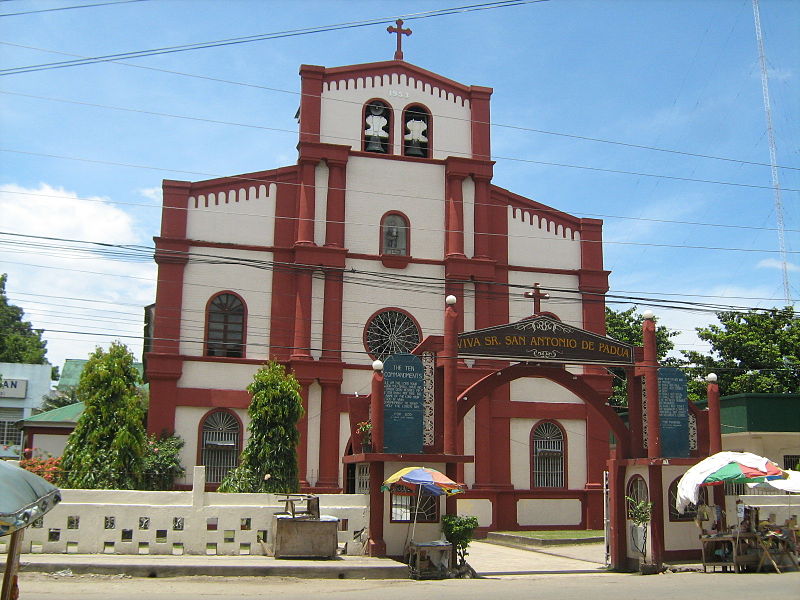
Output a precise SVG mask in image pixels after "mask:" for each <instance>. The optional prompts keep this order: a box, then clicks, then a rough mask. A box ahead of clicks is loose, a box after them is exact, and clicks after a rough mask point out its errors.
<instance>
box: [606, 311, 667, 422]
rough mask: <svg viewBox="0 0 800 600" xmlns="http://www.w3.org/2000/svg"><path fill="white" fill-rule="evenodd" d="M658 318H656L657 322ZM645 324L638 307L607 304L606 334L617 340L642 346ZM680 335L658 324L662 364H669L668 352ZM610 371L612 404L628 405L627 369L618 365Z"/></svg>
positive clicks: (658, 340) (657, 341)
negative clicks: (614, 306) (612, 379)
mask: <svg viewBox="0 0 800 600" xmlns="http://www.w3.org/2000/svg"><path fill="white" fill-rule="evenodd" d="M657 322H658V319H656V323H657ZM643 324H644V317H643V316H642V315H641V314H639V313H637V312H636V307H635V306H633V307H631V308H629V309H627V310H614V309H612V308H608V307H607V306H606V335H607V336H608V337H612V338H614V339H615V340H617V341H620V342H625V343H626V344H631V345H632V346H641V345H642V344H643V340H642V325H643ZM676 335H678V332H677V331H670V330H669V329H668V328H667V327H665V326H664V325H658V324H657V325H656V348H657V349H656V352H657V355H658V360H659V361H660V362H662V364H668V363H670V362H674V361H669V360H666V361H665V360H664V359H665V357H666V356H667V353H668V352H669V351H670V350H672V349H673V348H674V347H675V344H673V343H672V339H671V338H673V337H674V336H676ZM609 371H610V372H611V374H612V375H614V389H613V393H612V395H611V398H610V399H609V402H610V403H611V406H616V407H625V406H628V391H627V387H626V385H627V384H626V377H625V370H624V369H619V368H616V367H613V368H610V369H609Z"/></svg>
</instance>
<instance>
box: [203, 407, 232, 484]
mask: <svg viewBox="0 0 800 600" xmlns="http://www.w3.org/2000/svg"><path fill="white" fill-rule="evenodd" d="M241 438H242V425H241V423H240V422H239V419H237V418H236V417H235V416H234V415H233V414H232V413H230V412H228V411H227V410H217V411H212V412H210V413H208V414H207V415H206V417H205V419H204V420H203V424H202V426H201V429H200V464H201V465H204V466H205V468H206V482H207V483H220V482H221V481H222V480H223V479H225V475H227V474H228V471H230V470H231V469H233V468H234V467H236V466H237V465H238V464H239V451H240V448H241Z"/></svg>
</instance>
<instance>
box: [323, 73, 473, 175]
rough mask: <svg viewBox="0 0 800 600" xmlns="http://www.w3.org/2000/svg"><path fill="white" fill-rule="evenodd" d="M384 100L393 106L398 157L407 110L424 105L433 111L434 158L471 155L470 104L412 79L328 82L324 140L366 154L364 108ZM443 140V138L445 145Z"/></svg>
mask: <svg viewBox="0 0 800 600" xmlns="http://www.w3.org/2000/svg"><path fill="white" fill-rule="evenodd" d="M375 98H379V99H381V100H383V102H384V103H386V104H388V105H389V106H390V107H391V108H392V129H393V131H392V133H393V136H392V139H393V141H394V148H393V151H392V154H394V155H400V154H402V146H401V144H402V140H403V134H404V133H405V132H404V131H403V124H402V119H403V110H404V109H405V107H407V106H409V105H411V104H417V103H419V104H422V105H423V106H425V107H426V108H427V109H428V110H429V111H430V113H431V117H432V121H433V122H432V127H431V128H430V131H431V133H432V135H433V146H434V147H433V158H438V159H444V158H447V157H448V156H471V154H472V150H471V148H472V138H471V129H470V116H471V114H470V113H471V111H470V107H469V102H468V101H466V100H464V99H463V98H460V97H455V96H453V95H452V94H448V93H446V92H444V91H443V90H441V89H439V88H437V87H433V88H432V87H431V86H430V85H429V84H423V83H422V82H421V81H419V80H417V79H416V78H414V77H411V78H409V77H407V76H406V75H397V74H393V75H388V74H387V75H383V76H376V77H366V78H365V77H357V78H352V79H350V80H348V81H340V82H334V83H330V84H327V85H326V86H325V87H324V89H323V92H322V110H321V117H320V131H321V136H320V139H321V141H322V142H323V143H327V144H342V145H349V146H351V147H352V148H353V149H354V150H361V135H362V131H363V128H364V124H363V107H364V104H365V103H366V102H367V101H368V100H372V99H375ZM438 140H442V141H441V142H439V141H438Z"/></svg>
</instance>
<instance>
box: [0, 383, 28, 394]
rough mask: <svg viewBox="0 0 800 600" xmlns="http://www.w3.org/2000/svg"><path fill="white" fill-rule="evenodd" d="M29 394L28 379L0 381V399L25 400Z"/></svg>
mask: <svg viewBox="0 0 800 600" xmlns="http://www.w3.org/2000/svg"><path fill="white" fill-rule="evenodd" d="M27 394H28V380H27V379H3V380H2V381H0V398H24V397H25V396H26V395H27Z"/></svg>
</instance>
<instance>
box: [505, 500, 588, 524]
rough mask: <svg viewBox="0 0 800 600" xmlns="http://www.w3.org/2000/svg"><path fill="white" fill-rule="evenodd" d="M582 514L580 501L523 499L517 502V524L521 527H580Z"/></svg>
mask: <svg viewBox="0 0 800 600" xmlns="http://www.w3.org/2000/svg"><path fill="white" fill-rule="evenodd" d="M581 512H582V506H581V501H580V500H578V499H569V498H560V499H558V500H547V499H538V498H521V499H520V500H518V501H517V523H519V524H520V525H521V526H528V527H530V526H534V525H564V526H569V525H580V524H581Z"/></svg>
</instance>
